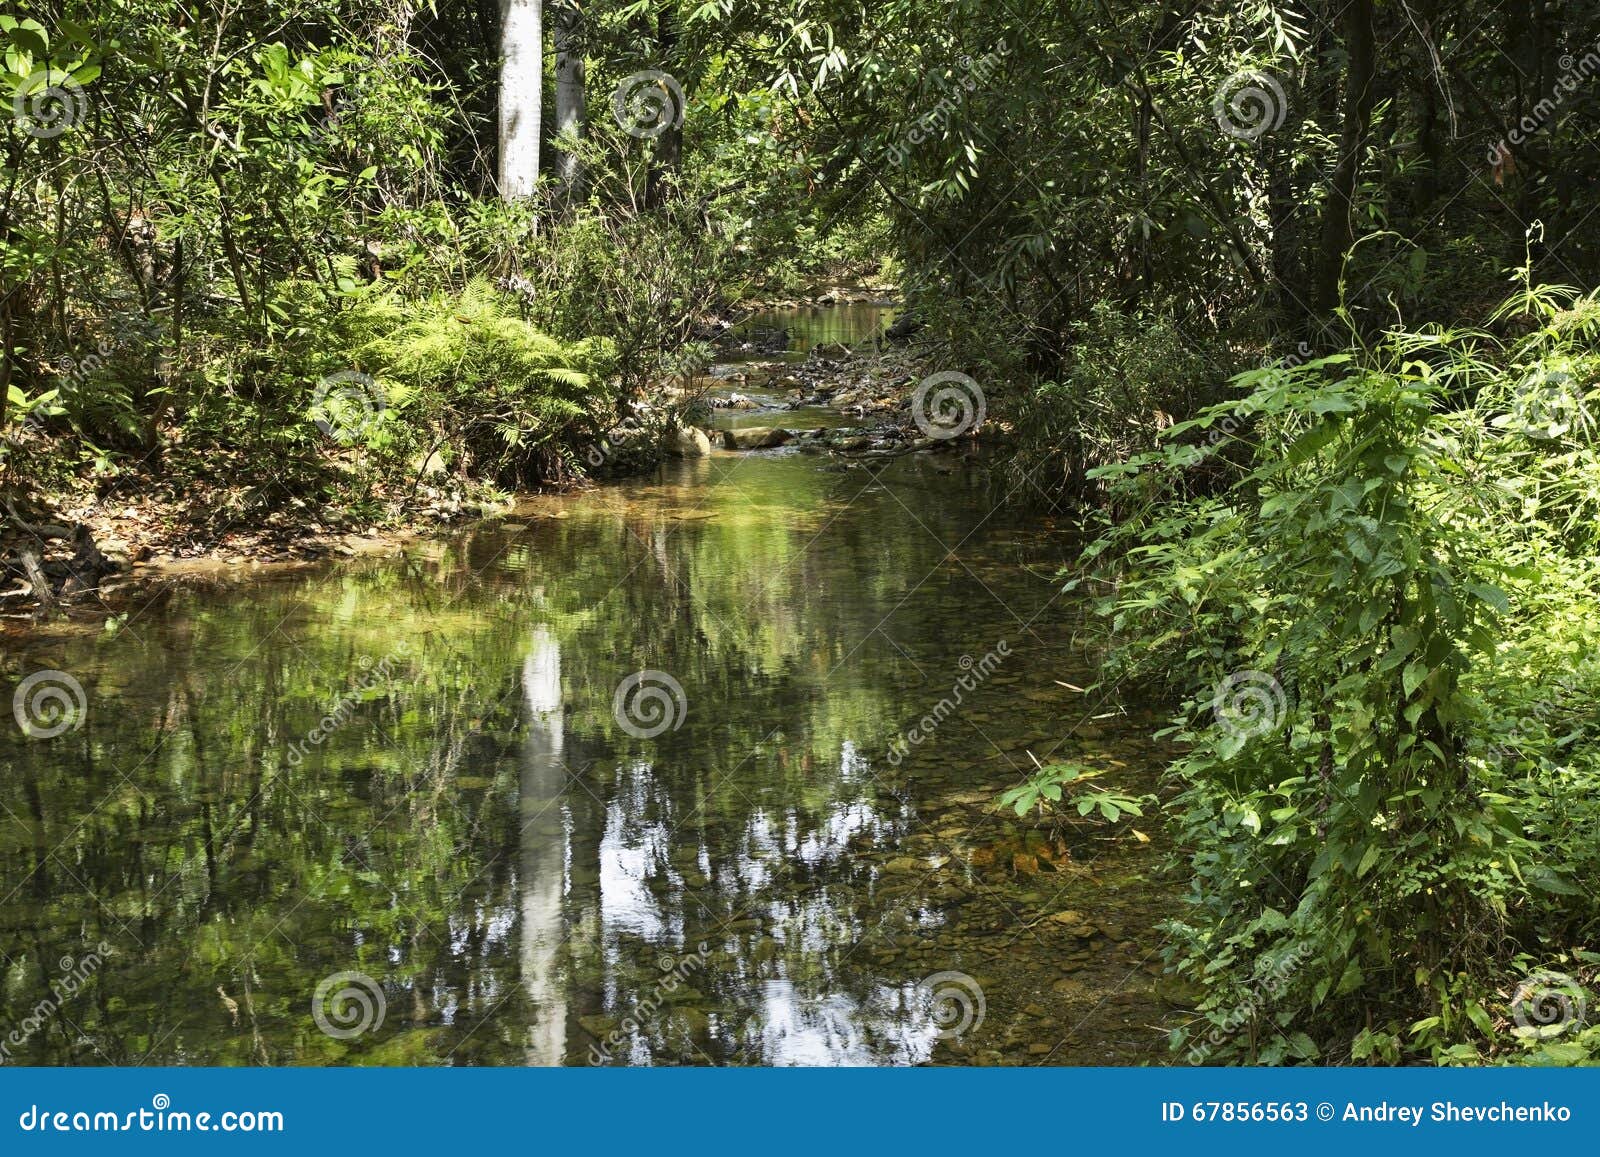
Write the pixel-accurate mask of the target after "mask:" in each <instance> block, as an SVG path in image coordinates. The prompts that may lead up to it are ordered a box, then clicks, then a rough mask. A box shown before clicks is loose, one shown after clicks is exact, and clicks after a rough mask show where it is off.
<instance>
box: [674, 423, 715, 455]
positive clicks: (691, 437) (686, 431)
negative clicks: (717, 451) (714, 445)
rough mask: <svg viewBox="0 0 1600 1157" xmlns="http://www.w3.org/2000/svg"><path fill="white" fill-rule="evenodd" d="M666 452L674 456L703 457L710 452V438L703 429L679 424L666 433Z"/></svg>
mask: <svg viewBox="0 0 1600 1157" xmlns="http://www.w3.org/2000/svg"><path fill="white" fill-rule="evenodd" d="M667 453H668V454H671V455H672V456H673V457H674V458H704V457H706V456H707V455H708V454H710V453H711V439H710V438H708V437H707V436H706V432H705V431H704V430H699V429H696V428H695V427H693V426H679V427H678V428H677V429H675V430H673V431H672V433H670V434H668V435H667Z"/></svg>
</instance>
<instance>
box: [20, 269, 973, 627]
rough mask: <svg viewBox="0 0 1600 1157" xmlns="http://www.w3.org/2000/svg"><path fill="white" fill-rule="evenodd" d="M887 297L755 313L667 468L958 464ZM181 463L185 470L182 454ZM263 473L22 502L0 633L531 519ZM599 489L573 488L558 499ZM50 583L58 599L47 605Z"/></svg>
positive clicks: (703, 391) (839, 297)
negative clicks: (771, 458) (689, 464)
mask: <svg viewBox="0 0 1600 1157" xmlns="http://www.w3.org/2000/svg"><path fill="white" fill-rule="evenodd" d="M886 293H887V290H885V289H874V288H870V287H869V288H856V289H848V288H837V289H832V290H828V291H826V292H823V293H821V294H820V295H819V296H818V297H816V298H814V299H812V300H809V301H805V302H800V303H790V302H785V303H780V304H779V305H776V306H774V305H771V304H768V303H751V304H750V306H749V307H747V308H745V309H743V310H741V311H740V321H739V322H738V324H733V325H730V327H729V329H728V330H726V331H724V332H723V333H722V334H721V335H720V338H719V353H718V357H719V359H720V360H718V361H716V362H715V363H713V364H712V365H711V366H709V367H708V368H707V371H706V372H705V374H704V375H702V376H700V377H699V378H697V379H695V380H694V381H693V383H692V384H691V386H690V388H689V390H688V391H687V393H689V394H690V395H691V396H692V397H693V398H695V399H697V401H698V403H699V411H700V413H699V417H700V419H701V422H702V425H703V429H704V432H705V434H706V438H705V439H703V440H702V441H701V446H702V447H703V450H697V449H695V448H694V446H695V443H694V441H693V440H689V439H680V440H675V441H669V444H668V447H667V452H668V453H679V454H682V453H690V454H694V453H699V452H710V451H711V450H712V449H713V448H714V449H716V450H717V451H718V452H721V451H733V452H749V451H756V450H765V449H771V448H774V447H777V446H782V445H792V446H794V447H795V448H797V449H800V450H802V451H804V452H811V453H824V454H829V455H837V456H840V457H843V458H847V459H873V458H884V457H892V456H898V455H900V454H904V453H910V452H915V451H943V450H950V449H954V448H955V447H954V444H953V443H944V442H941V441H939V440H937V439H932V438H928V437H927V436H925V435H924V434H923V433H922V432H920V431H919V430H918V428H917V425H916V422H915V421H914V417H913V415H912V413H911V409H910V398H911V395H912V392H913V391H914V389H915V387H916V385H917V382H918V381H919V378H920V376H921V374H922V373H923V372H924V369H925V367H924V365H923V359H922V358H921V357H920V355H918V354H917V353H916V352H915V351H913V350H911V349H909V348H907V347H905V346H900V345H895V344H893V343H892V342H889V341H887V340H885V339H884V336H883V330H884V329H885V328H887V325H888V322H889V321H890V320H891V319H892V318H893V307H892V306H890V305H889V304H887V303H886V300H885V296H886ZM791 330H792V331H793V333H791ZM818 338H825V339H828V340H814V339H818ZM686 447H687V448H686ZM330 453H331V454H332V455H333V456H334V459H335V461H333V462H332V463H330V467H329V471H328V475H329V478H330V484H333V485H338V479H339V478H340V477H341V476H342V477H346V478H348V479H349V480H350V481H351V483H352V484H354V483H355V482H356V480H357V479H360V478H361V476H362V475H361V469H360V466H359V457H360V454H359V451H356V450H351V449H335V450H332V451H330ZM171 456H172V457H173V458H174V459H178V458H181V448H175V450H174V451H173V452H172V455H171ZM659 457H660V452H656V451H652V452H651V453H649V454H647V455H646V457H645V459H644V461H645V462H646V463H648V464H649V465H651V466H653V464H654V462H656V461H659ZM258 470H259V464H258V465H257V467H256V468H255V469H251V468H250V466H249V464H247V463H244V462H240V463H237V464H236V473H235V474H234V475H233V476H232V477H230V476H229V475H228V474H227V473H226V472H225V471H219V470H216V469H215V468H214V467H213V468H211V469H207V470H201V469H198V467H197V464H194V463H186V464H184V465H183V467H182V468H180V469H177V470H174V471H170V472H169V471H166V470H164V469H163V466H162V464H160V463H151V464H148V465H141V466H140V467H139V468H138V469H137V471H133V472H129V473H127V474H125V476H124V477H123V478H122V480H121V481H120V485H119V486H118V489H117V492H116V493H114V494H112V495H111V496H109V497H97V496H96V495H95V494H94V493H93V492H92V491H91V490H89V489H88V488H87V485H86V484H84V483H79V484H78V485H76V486H63V487H62V488H61V489H60V490H58V491H57V492H55V493H48V492H47V493H44V494H34V495H30V496H29V497H28V498H24V497H23V496H21V495H15V496H13V497H12V498H11V499H10V500H9V502H8V509H7V511H6V513H5V514H4V515H3V516H0V560H3V564H4V566H5V569H6V572H7V573H8V574H9V577H10V581H9V583H8V585H7V586H6V587H5V588H4V589H0V618H5V619H9V620H11V621H12V622H26V621H37V620H39V619H40V618H42V617H48V615H50V614H52V613H56V612H60V613H64V614H66V615H68V616H78V615H81V616H84V617H88V618H94V617H96V616H99V615H104V614H107V613H115V609H116V608H117V606H118V605H119V603H120V600H121V598H122V596H123V595H125V594H126V593H127V590H128V588H132V589H135V590H136V589H137V588H138V587H139V586H140V585H142V584H148V583H152V582H160V581H163V580H165V579H169V578H179V579H188V578H194V577H199V578H203V579H207V580H216V579H222V578H226V577H227V576H228V575H229V574H230V572H234V571H240V572H243V574H244V575H245V576H248V575H249V574H253V573H256V572H258V571H260V570H261V569H262V568H264V567H270V566H292V565H297V564H305V563H309V562H316V561H320V560H323V559H329V558H350V557H356V556H359V555H366V554H375V553H376V554H382V553H390V552H393V551H395V550H398V549H401V548H402V547H403V546H404V545H405V544H406V543H408V542H411V541H414V540H416V539H418V538H425V537H429V536H432V535H438V534H448V533H451V532H453V531H456V530H459V529H460V528H461V527H462V526H465V525H469V524H471V523H472V522H474V521H477V520H481V519H484V518H494V517H504V516H509V515H511V514H512V513H513V512H514V511H515V509H516V507H517V504H518V499H517V497H516V496H515V495H512V494H509V493H507V492H504V491H500V490H498V489H496V488H494V487H492V486H489V485H485V484H484V483H482V482H481V481H476V480H473V479H471V478H466V477H461V476H459V475H455V474H447V473H445V472H444V471H443V470H441V469H438V468H437V467H436V466H435V465H434V464H433V463H431V462H427V461H425V462H423V463H420V464H418V469H417V472H416V476H415V478H414V479H412V480H411V482H410V485H409V487H407V486H405V485H401V486H398V487H391V488H382V487H380V488H377V489H374V488H373V487H374V484H373V483H372V482H371V481H370V480H366V481H363V482H361V485H362V486H364V487H365V493H364V494H363V495H361V501H360V502H359V503H358V502H356V501H354V499H355V498H356V497H357V496H356V495H355V494H354V493H349V494H343V495H340V496H339V497H338V499H337V500H335V501H329V502H324V503H320V504H319V503H313V502H310V501H307V500H306V499H304V498H302V497H297V496H295V495H292V494H290V493H288V492H286V491H285V492H283V493H274V488H275V487H277V486H278V483H277V481H276V480H275V479H273V478H270V477H265V478H259V479H257V480H252V481H246V480H247V479H250V476H251V475H252V474H253V473H255V472H256V471H258ZM624 476H625V475H624ZM593 484H594V483H593V482H592V481H590V480H588V479H584V478H581V477H574V478H571V479H569V480H567V481H565V482H564V483H562V484H559V485H554V486H552V487H548V488H546V489H548V490H549V491H550V492H553V493H562V492H571V491H572V490H574V489H581V488H583V487H585V486H589V485H593ZM29 555H31V556H32V561H30V560H29V559H28V557H27V556H29ZM35 567H37V570H35ZM41 576H42V578H43V582H44V584H46V585H47V586H48V593H47V594H46V595H45V596H44V597H43V598H41V597H40V589H41V582H40V578H41Z"/></svg>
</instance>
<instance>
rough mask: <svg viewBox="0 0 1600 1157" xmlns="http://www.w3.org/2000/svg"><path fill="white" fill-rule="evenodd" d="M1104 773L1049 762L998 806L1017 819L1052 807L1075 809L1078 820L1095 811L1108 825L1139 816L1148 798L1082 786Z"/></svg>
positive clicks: (1108, 789)
mask: <svg viewBox="0 0 1600 1157" xmlns="http://www.w3.org/2000/svg"><path fill="white" fill-rule="evenodd" d="M1103 774H1105V773H1104V772H1101V771H1096V770H1094V769H1093V768H1089V767H1085V766H1083V765H1082V764H1076V763H1051V764H1046V765H1045V766H1043V767H1041V768H1039V770H1038V771H1036V772H1034V773H1033V775H1032V776H1030V777H1029V778H1028V779H1027V780H1026V781H1024V782H1023V784H1022V785H1021V786H1020V787H1014V788H1012V789H1011V790H1010V791H1007V792H1005V793H1004V794H1003V795H1001V797H1000V806H1001V807H1009V808H1011V809H1012V810H1013V811H1015V812H1016V813H1017V815H1019V816H1025V815H1027V814H1028V812H1030V811H1032V810H1033V809H1034V808H1038V809H1039V814H1040V815H1041V816H1042V815H1046V814H1049V812H1050V811H1051V808H1052V807H1053V805H1057V804H1063V806H1064V807H1069V808H1071V809H1073V810H1076V811H1077V813H1078V816H1079V818H1080V819H1081V818H1084V817H1086V816H1088V815H1089V814H1090V813H1091V812H1097V813H1098V814H1099V816H1100V818H1101V819H1104V820H1105V821H1106V822H1107V823H1113V824H1114V823H1116V822H1117V821H1118V820H1120V819H1121V818H1122V817H1123V816H1142V815H1144V811H1143V809H1144V807H1146V806H1147V801H1148V797H1141V796H1131V795H1128V794H1127V793H1126V792H1123V791H1118V790H1117V789H1115V788H1088V789H1087V790H1081V789H1080V788H1081V785H1083V784H1085V783H1087V782H1088V781H1089V780H1091V779H1098V778H1099V777H1100V776H1101V775H1103Z"/></svg>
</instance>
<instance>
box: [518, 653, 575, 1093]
mask: <svg viewBox="0 0 1600 1157" xmlns="http://www.w3.org/2000/svg"><path fill="white" fill-rule="evenodd" d="M522 695H523V703H524V705H525V706H526V707H527V710H528V715H527V719H526V721H525V722H524V724H523V734H524V738H523V742H522V776H521V792H520V797H521V798H520V799H519V801H518V806H519V813H518V819H519V822H520V824H521V829H520V830H521V837H520V847H521V853H522V854H521V860H520V862H519V868H520V875H519V879H518V888H519V890H520V892H521V906H522V927H521V930H520V935H521V944H522V983H523V987H524V988H525V989H526V990H527V994H528V1006H529V1012H530V1014H531V1016H532V1025H531V1027H530V1028H529V1033H528V1062H529V1063H530V1064H535V1065H559V1064H560V1063H561V1061H562V1059H563V1057H564V1056H565V1054H566V1038H567V1033H566V1029H567V1024H566V1021H567V1001H566V987H565V983H564V981H563V978H562V977H561V976H560V975H559V973H558V969H559V956H560V951H561V945H562V943H563V942H564V941H565V940H566V920H565V914H564V912H563V910H562V893H563V891H564V888H565V884H566V867H567V819H566V814H565V812H564V809H563V807H562V794H563V791H562V789H563V788H564V787H565V786H566V782H567V771H566V765H565V764H564V763H563V762H562V758H561V756H562V743H563V739H564V737H565V735H564V733H565V731H566V718H565V714H564V712H563V710H562V702H561V645H560V644H559V643H557V642H556V640H555V638H554V637H553V636H552V635H551V634H550V632H549V631H547V630H546V629H545V628H543V627H539V628H536V629H535V630H534V632H533V639H532V641H531V643H530V644H529V648H528V657H527V658H526V659H525V660H523V664H522Z"/></svg>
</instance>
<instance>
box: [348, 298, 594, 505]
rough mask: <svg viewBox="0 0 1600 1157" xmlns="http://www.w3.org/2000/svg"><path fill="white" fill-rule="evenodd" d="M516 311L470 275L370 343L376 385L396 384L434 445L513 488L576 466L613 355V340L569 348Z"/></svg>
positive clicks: (411, 310)
mask: <svg viewBox="0 0 1600 1157" xmlns="http://www.w3.org/2000/svg"><path fill="white" fill-rule="evenodd" d="M389 308H392V307H389ZM512 310H513V306H512V303H511V302H510V301H509V300H508V299H507V297H506V296H505V295H503V294H501V293H499V292H498V291H496V290H495V289H494V288H493V287H492V286H490V285H489V284H487V283H486V282H483V281H474V282H472V283H470V284H469V285H468V286H467V288H466V289H465V290H464V291H463V292H462V293H461V294H460V295H459V296H455V295H448V296H446V295H441V296H437V297H435V298H433V299H431V300H429V301H427V302H424V303H420V304H419V305H417V306H414V307H411V308H409V309H407V310H406V311H405V315H404V320H402V321H401V323H400V324H399V325H397V326H396V327H395V328H393V329H392V330H390V331H389V332H387V333H385V334H384V335H383V336H381V337H379V338H377V339H376V340H375V341H374V342H373V343H372V345H371V346H370V347H369V349H370V352H371V354H372V356H373V359H374V364H375V365H376V366H378V367H379V370H380V384H388V385H391V386H393V385H397V386H398V387H399V389H398V391H394V395H395V396H397V397H398V398H400V399H403V400H404V406H403V410H408V411H414V412H416V413H418V414H420V415H422V416H423V418H424V421H425V422H426V431H427V435H426V436H427V437H428V438H429V439H431V440H432V441H433V442H434V448H437V447H438V445H440V444H447V445H448V446H449V447H450V448H451V449H452V451H453V455H452V456H453V457H456V458H457V459H458V460H465V461H469V462H472V463H473V464H474V466H475V468H476V470H477V472H479V473H483V474H487V475H488V476H490V477H493V478H496V479H497V480H499V481H501V482H503V483H505V484H507V485H516V484H518V483H528V482H532V481H537V480H538V479H540V478H555V477H560V476H561V474H562V473H563V471H564V470H570V469H572V468H573V467H574V464H575V460H576V455H577V451H578V446H577V443H576V440H575V435H577V434H579V433H581V432H582V431H583V428H584V427H585V425H586V423H587V420H588V418H589V416H590V415H591V414H593V413H595V412H601V411H603V408H604V405H605V400H606V386H605V382H606V378H607V375H608V373H609V370H610V368H611V360H612V359H611V351H610V346H609V344H608V343H606V342H604V341H600V340H597V339H586V340H584V341H581V342H577V343H572V344H564V343H562V342H560V341H557V340H556V339H555V338H552V337H548V336H547V335H545V334H543V333H540V332H539V331H538V330H537V329H535V328H534V327H533V326H532V325H531V324H529V323H528V322H527V321H525V320H523V319H522V318H521V317H519V316H516V314H515V313H514V312H513V311H512ZM378 312H379V313H380V314H381V313H382V312H383V308H382V307H380V309H379V310H378Z"/></svg>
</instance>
